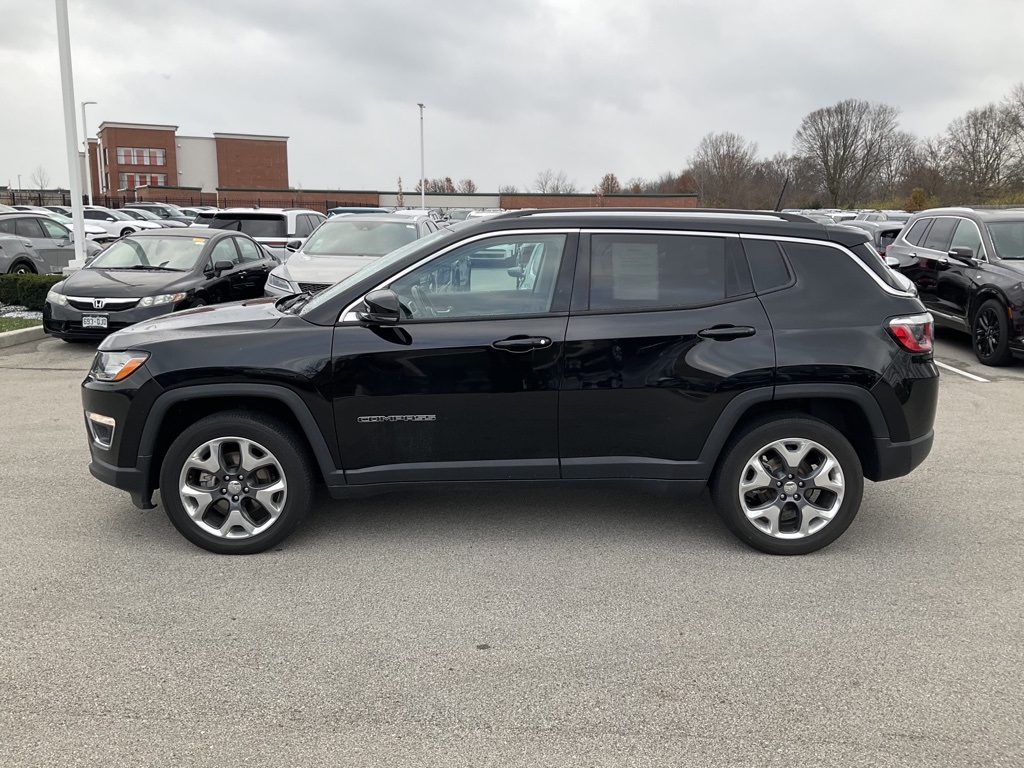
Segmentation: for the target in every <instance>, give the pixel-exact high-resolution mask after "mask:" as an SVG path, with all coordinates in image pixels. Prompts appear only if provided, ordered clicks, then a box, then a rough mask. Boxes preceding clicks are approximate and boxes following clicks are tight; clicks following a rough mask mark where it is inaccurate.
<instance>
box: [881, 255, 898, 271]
mask: <svg viewBox="0 0 1024 768" xmlns="http://www.w3.org/2000/svg"><path fill="white" fill-rule="evenodd" d="M899 265H900V260H899V259H897V258H896V257H895V256H886V257H885V266H887V267H889V268H890V269H896V267H898V266H899Z"/></svg>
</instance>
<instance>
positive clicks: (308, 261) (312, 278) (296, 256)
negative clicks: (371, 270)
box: [273, 252, 380, 284]
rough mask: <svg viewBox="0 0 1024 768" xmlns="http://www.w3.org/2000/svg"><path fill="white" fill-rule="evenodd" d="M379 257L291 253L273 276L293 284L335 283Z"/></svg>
mask: <svg viewBox="0 0 1024 768" xmlns="http://www.w3.org/2000/svg"><path fill="white" fill-rule="evenodd" d="M379 258H380V256H307V255H306V254H304V253H301V252H300V253H293V254H292V256H291V258H290V259H288V261H287V263H285V264H282V265H281V266H280V267H276V268H275V269H274V271H273V273H274V274H276V275H278V276H280V277H283V278H284V279H285V280H291V281H292V282H293V283H331V284H333V283H336V282H338V281H339V280H342V279H344V278H346V277H348V276H349V275H351V274H352V273H353V272H358V271H359V270H360V269H362V268H363V267H365V266H366V265H367V264H372V263H373V262H375V261H377V259H379Z"/></svg>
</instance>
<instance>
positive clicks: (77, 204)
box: [55, 0, 85, 273]
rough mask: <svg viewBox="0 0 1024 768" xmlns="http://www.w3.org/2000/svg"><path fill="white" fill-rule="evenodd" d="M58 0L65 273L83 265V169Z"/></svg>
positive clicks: (64, 20) (63, 0)
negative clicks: (71, 245)
mask: <svg viewBox="0 0 1024 768" xmlns="http://www.w3.org/2000/svg"><path fill="white" fill-rule="evenodd" d="M55 2H56V4H57V49H58V52H59V53H60V86H61V92H62V94H63V96H64V141H65V143H66V145H67V150H68V174H69V175H70V177H71V219H72V226H73V228H74V233H75V258H74V260H73V261H72V262H71V263H70V264H69V265H68V266H67V267H65V268H64V271H65V273H68V272H74V271H75V270H78V269H81V268H82V267H84V266H85V219H84V218H83V216H82V172H81V170H80V168H79V165H78V130H77V128H76V126H75V78H74V75H73V74H72V72H71V33H70V32H69V31H68V0H55Z"/></svg>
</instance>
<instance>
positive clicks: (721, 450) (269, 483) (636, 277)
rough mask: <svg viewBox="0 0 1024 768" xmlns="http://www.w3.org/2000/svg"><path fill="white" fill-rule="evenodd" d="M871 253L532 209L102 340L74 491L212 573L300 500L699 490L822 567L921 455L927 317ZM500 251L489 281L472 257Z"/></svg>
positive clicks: (714, 220)
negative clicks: (155, 526)
mask: <svg viewBox="0 0 1024 768" xmlns="http://www.w3.org/2000/svg"><path fill="white" fill-rule="evenodd" d="M867 239H868V236H867V234H866V233H863V232H857V231H854V230H852V229H848V228H843V227H833V226H826V225H821V224H816V223H812V222H810V221H808V220H807V219H804V218H802V217H800V216H798V215H794V214H781V213H756V212H750V211H687V212H682V211H667V210H644V209H641V210H637V209H630V210H614V209H600V210H593V209H592V210H536V211H522V212H515V213H509V214H505V215H501V216H497V217H495V218H491V219H487V220H482V221H480V222H479V223H477V224H474V225H472V226H469V227H466V228H463V229H460V230H458V231H457V232H448V231H442V232H438V233H435V234H433V235H430V236H428V237H426V238H423V239H421V240H417V241H416V242H414V243H411V244H410V245H408V246H406V247H403V248H401V249H399V250H397V251H394V252H392V253H390V254H388V255H387V256H384V257H382V258H381V259H379V260H378V261H376V262H374V263H372V264H370V265H369V266H367V267H366V268H364V269H363V270H362V271H360V272H357V273H355V274H353V275H352V276H350V277H348V278H346V279H345V280H343V281H342V282H340V283H337V284H336V285H334V286H333V287H331V288H329V289H327V290H325V291H322V292H321V293H319V294H317V295H316V296H315V297H314V296H310V295H308V294H300V295H294V296H289V297H286V298H283V299H279V300H277V301H276V302H275V301H271V300H266V299H264V300H257V301H250V302H246V303H240V304H229V305H226V306H221V307H216V308H214V307H202V308H199V309H193V310H186V311H184V312H178V313H175V314H172V315H168V316H166V317H162V318H158V319H154V320H150V321H147V322H145V323H140V324H138V325H135V326H132V327H129V328H127V329H125V330H122V331H119V332H118V333H115V334H113V335H112V336H110V337H108V338H107V339H106V340H105V341H104V342H103V343H102V344H101V345H100V348H99V351H98V353H97V355H96V359H95V361H94V363H93V366H92V370H91V371H90V373H89V375H88V377H87V378H86V380H85V382H84V383H83V385H82V387H83V389H82V399H83V403H84V407H85V421H86V425H87V429H88V438H89V446H90V450H91V452H92V463H91V464H90V467H89V469H90V471H91V472H92V474H93V475H94V476H95V477H97V478H99V479H100V480H102V481H104V482H106V483H109V484H111V485H114V486H116V487H118V488H122V489H124V490H126V491H128V492H129V493H130V494H131V496H132V499H133V501H134V502H135V504H136V505H137V506H139V507H141V508H150V507H152V506H153V504H152V501H151V498H152V494H153V491H154V490H155V489H156V488H159V489H160V494H161V498H162V501H163V505H164V508H165V509H166V511H167V514H168V516H169V517H170V519H171V521H172V522H173V523H174V525H175V526H176V527H177V528H178V530H179V531H181V533H182V534H184V535H185V536H186V537H187V538H188V539H189V540H191V541H192V542H194V543H195V544H197V545H199V546H201V547H204V548H206V549H209V550H212V551H214V552H222V553H250V552H259V551H261V550H265V549H267V548H268V547H271V546H274V545H275V544H277V543H278V542H280V541H281V540H282V539H284V538H285V536H287V535H288V534H289V533H290V532H291V531H292V530H293V529H294V528H295V526H296V525H298V524H299V522H300V521H301V520H302V519H303V517H304V516H305V515H306V513H307V511H308V509H309V506H310V500H311V494H312V491H313V485H314V483H320V484H323V485H324V486H326V489H327V491H328V492H329V493H330V494H331V496H333V497H335V498H338V499H345V498H349V497H353V496H359V495H364V494H370V493H377V492H382V491H389V490H394V489H401V488H411V487H423V486H436V485H438V484H452V483H475V484H481V483H491V484H503V485H505V486H506V487H517V486H518V487H523V486H537V485H542V484H549V485H553V486H575V487H614V488H635V489H639V490H647V491H654V492H658V493H664V494H675V495H678V496H692V495H696V494H699V493H700V492H701V491H702V490H703V489H704V488H705V487H708V486H710V489H711V493H712V498H713V500H714V503H715V506H716V507H717V509H718V511H719V513H720V514H721V516H722V519H723V520H724V522H725V523H726V525H727V526H728V527H729V528H730V529H731V530H732V531H733V532H734V533H735V534H736V535H737V536H738V537H739V538H740V539H741V540H743V541H744V542H746V543H747V544H749V545H751V546H753V547H756V548H757V549H760V550H762V551H765V552H770V553H775V554H803V553H806V552H811V551H814V550H816V549H819V548H821V547H824V546H826V545H827V544H829V543H831V542H832V541H834V540H835V539H836V538H837V537H839V535H840V534H842V532H843V531H844V530H845V529H846V528H847V527H848V526H849V525H850V523H851V522H852V520H853V518H854V515H855V514H856V513H857V509H858V507H859V505H860V501H861V494H862V490H863V480H864V478H865V477H867V478H868V479H871V480H875V481H879V480H886V479H889V478H894V477H899V476H901V475H905V474H907V473H908V472H910V471H911V470H912V469H914V468H915V467H916V466H918V465H919V464H920V463H921V462H922V461H923V460H924V459H925V457H926V456H927V455H928V452H929V450H930V449H931V445H932V424H933V420H934V416H935V405H936V399H937V394H938V392H937V390H938V371H937V369H936V366H935V364H934V363H933V360H932V318H931V316H930V315H929V314H927V313H926V312H925V310H924V307H923V306H922V304H921V302H920V301H919V300H918V298H917V297H916V294H915V292H914V290H913V287H912V285H911V284H910V283H909V281H908V280H906V278H904V277H903V276H901V275H898V274H896V273H894V272H892V271H891V270H890V269H889V268H888V267H886V266H885V265H884V263H883V262H882V261H881V260H880V259H879V257H878V254H877V253H876V252H875V251H874V250H873V249H872V248H871V247H870V245H869V244H868V243H867ZM498 252H500V253H502V254H504V257H503V258H501V259H494V258H488V256H492V255H493V254H495V253H498Z"/></svg>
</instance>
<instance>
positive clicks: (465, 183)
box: [455, 179, 476, 194]
mask: <svg viewBox="0 0 1024 768" xmlns="http://www.w3.org/2000/svg"><path fill="white" fill-rule="evenodd" d="M455 191H456V192H462V193H463V194H472V193H474V192H476V183H475V182H474V181H473V180H472V179H462V180H461V181H459V183H458V185H457V186H456V187H455Z"/></svg>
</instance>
